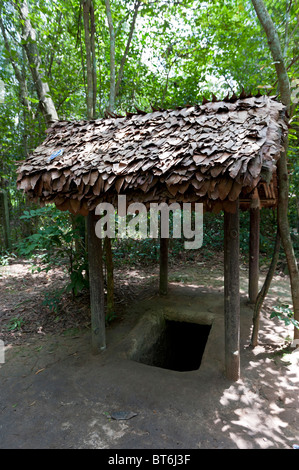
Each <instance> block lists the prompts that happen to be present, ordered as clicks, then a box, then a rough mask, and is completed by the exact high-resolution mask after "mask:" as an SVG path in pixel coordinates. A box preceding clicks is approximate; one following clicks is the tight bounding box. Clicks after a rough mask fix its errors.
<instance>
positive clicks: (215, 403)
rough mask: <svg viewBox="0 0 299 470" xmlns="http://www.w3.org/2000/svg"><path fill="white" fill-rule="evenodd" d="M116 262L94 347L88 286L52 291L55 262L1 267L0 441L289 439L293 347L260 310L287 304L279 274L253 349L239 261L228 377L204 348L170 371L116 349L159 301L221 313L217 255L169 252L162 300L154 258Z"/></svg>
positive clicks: (97, 443) (108, 444)
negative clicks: (233, 367) (235, 364)
mask: <svg viewBox="0 0 299 470" xmlns="http://www.w3.org/2000/svg"><path fill="white" fill-rule="evenodd" d="M115 271H116V272H115V286H116V318H114V319H111V321H110V322H109V325H108V327H107V349H106V351H105V352H104V353H101V354H100V355H97V356H93V355H92V354H91V351H90V331H89V326H90V324H89V315H90V313H89V306H88V295H87V293H85V294H82V295H80V296H78V298H76V299H73V298H72V296H71V294H63V295H62V297H61V298H60V294H59V293H60V289H61V288H62V287H63V286H64V285H65V282H66V277H65V274H64V272H63V270H61V269H55V270H51V271H49V272H48V273H47V274H46V273H41V272H40V273H38V272H35V273H32V271H31V264H30V263H29V262H28V261H25V260H19V259H16V260H13V261H11V262H10V263H9V265H8V266H1V267H0V339H2V340H3V341H4V344H5V363H3V364H0V378H1V381H0V397H1V398H0V448H98V449H202V448H203V449H223V448H226V449H227V448H229V449H237V448H241V449H271V448H276V449H277V448H279V449H292V448H293V446H294V445H298V444H299V431H298V429H299V426H298V424H299V420H298V417H299V416H298V390H299V354H298V352H295V351H294V348H292V347H291V346H290V343H291V337H292V327H291V326H288V327H286V326H285V325H284V323H282V322H281V321H278V320H277V319H275V320H272V319H271V320H270V318H269V317H270V313H271V311H272V310H273V307H275V306H278V305H280V304H285V303H287V304H290V303H291V298H290V288H289V278H288V276H286V275H283V274H277V275H276V276H275V278H274V279H273V283H272V286H271V289H270V292H269V295H268V297H267V300H266V303H265V306H264V308H263V316H262V319H261V326H260V335H259V345H258V346H257V347H256V348H255V349H254V350H252V349H251V348H250V347H249V342H250V332H251V317H252V306H250V305H248V302H247V298H246V293H247V282H248V281H247V279H248V269H247V266H246V265H245V264H244V265H241V267H240V274H241V294H242V308H241V378H240V379H239V380H238V381H237V382H235V383H231V382H229V381H228V380H227V379H226V378H225V376H224V374H223V371H222V370H221V366H220V369H219V367H218V366H219V364H218V363H215V362H214V363H213V359H212V358H211V359H210V358H209V357H207V358H206V360H205V362H204V366H202V367H200V369H199V371H191V372H176V371H173V370H167V369H162V368H159V367H152V366H148V365H145V364H141V363H139V362H135V361H132V360H130V359H129V358H128V357H127V355H126V351H125V350H126V347H127V345H128V338H129V337H131V336H132V331H134V327H135V325H136V323H137V322H138V320H139V319H140V317H142V314H143V313H144V312H145V311H147V312H151V311H152V312H155V311H156V310H157V309H159V308H161V305H164V307H165V308H169V306H171V305H175V307H176V308H177V309H182V310H185V311H187V310H188V309H189V310H190V309H196V308H198V309H206V310H207V311H209V312H214V311H215V312H216V313H217V312H218V313H221V314H222V315H223V265H222V259H221V255H220V256H216V257H211V258H210V259H208V260H207V259H197V260H196V261H193V262H191V261H190V262H188V261H187V260H180V259H177V260H176V261H175V262H174V261H172V262H171V264H170V272H169V280H170V292H169V294H168V296H167V298H166V300H165V299H161V298H160V297H159V296H158V295H157V284H158V266H157V265H148V266H145V267H144V266H143V267H142V266H134V267H126V268H116V270H115ZM262 274H263V275H264V274H265V272H264V273H262ZM261 277H263V276H261ZM49 293H51V295H49ZM60 300H61V302H59V301H60ZM165 302H166V303H167V305H166V303H165ZM51 307H52V311H51ZM164 307H163V308H164ZM133 341H134V338H133ZM209 341H210V339H209V340H208V342H209ZM221 341H222V340H220V343H221ZM221 344H222V343H221ZM213 347H214V345H213V344H212V345H211V346H210V349H213ZM215 347H217V345H216V346H215ZM114 412H125V413H127V412H128V413H129V417H130V419H121V420H119V419H113V413H114ZM130 413H132V415H130Z"/></svg>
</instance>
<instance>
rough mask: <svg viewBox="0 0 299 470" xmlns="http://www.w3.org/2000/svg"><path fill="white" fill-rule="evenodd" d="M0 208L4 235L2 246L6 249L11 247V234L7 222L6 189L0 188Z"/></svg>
mask: <svg viewBox="0 0 299 470" xmlns="http://www.w3.org/2000/svg"><path fill="white" fill-rule="evenodd" d="M0 208H1V212H2V219H3V236H4V248H5V249H6V250H10V249H11V236H10V223H9V207H8V198H7V191H6V190H5V189H1V190H0Z"/></svg>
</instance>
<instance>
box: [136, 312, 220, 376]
mask: <svg viewBox="0 0 299 470" xmlns="http://www.w3.org/2000/svg"><path fill="white" fill-rule="evenodd" d="M210 330H211V325H200V324H197V323H188V322H180V321H172V320H166V321H165V328H163V329H162V331H161V334H160V335H159V336H158V338H157V340H156V342H155V343H154V344H153V345H152V346H151V347H150V348H149V349H148V350H146V351H143V352H142V353H141V355H140V356H139V358H138V359H137V361H138V362H141V363H143V364H147V365H151V366H155V367H161V368H163V369H170V370H175V371H179V372H183V371H192V370H197V369H199V367H200V364H201V360H202V356H203V353H204V350H205V346H206V343H207V340H208V336H209V333H210Z"/></svg>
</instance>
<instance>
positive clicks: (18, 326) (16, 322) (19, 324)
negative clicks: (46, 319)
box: [6, 317, 25, 331]
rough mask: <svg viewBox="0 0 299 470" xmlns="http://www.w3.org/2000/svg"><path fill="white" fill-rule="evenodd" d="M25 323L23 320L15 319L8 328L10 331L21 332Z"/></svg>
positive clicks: (7, 325)
mask: <svg viewBox="0 0 299 470" xmlns="http://www.w3.org/2000/svg"><path fill="white" fill-rule="evenodd" d="M24 323H25V321H24V320H23V318H19V317H14V318H11V319H10V320H9V322H8V323H7V324H6V328H7V330H9V331H19V330H21V328H22V326H23V325H24Z"/></svg>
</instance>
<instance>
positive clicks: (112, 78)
mask: <svg viewBox="0 0 299 470" xmlns="http://www.w3.org/2000/svg"><path fill="white" fill-rule="evenodd" d="M105 5H106V15H107V20H108V26H109V35H110V94H109V105H108V109H107V110H108V111H109V112H110V113H112V112H114V108H115V31H114V26H113V20H112V13H111V7H110V0H105Z"/></svg>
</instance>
